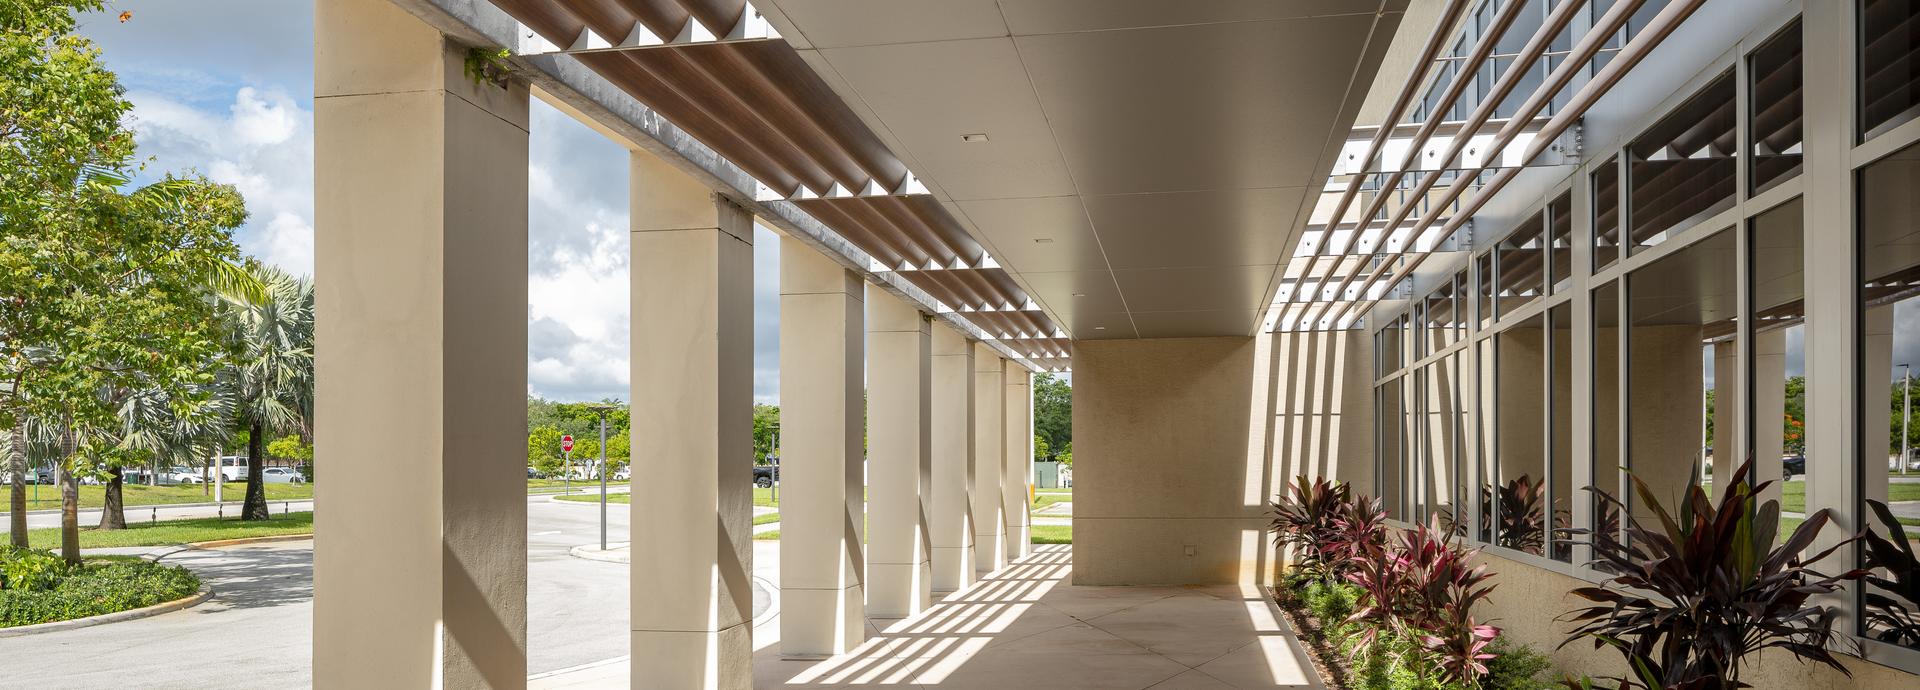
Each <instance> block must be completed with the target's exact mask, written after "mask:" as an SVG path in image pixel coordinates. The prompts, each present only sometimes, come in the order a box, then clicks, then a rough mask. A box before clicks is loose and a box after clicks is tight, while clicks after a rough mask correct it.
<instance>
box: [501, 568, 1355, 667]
mask: <svg viewBox="0 0 1920 690" xmlns="http://www.w3.org/2000/svg"><path fill="white" fill-rule="evenodd" d="M1035 548H1036V552H1035V553H1034V554H1032V555H1031V556H1028V557H1027V558H1024V559H1021V560H1020V561H1019V562H1018V563H1016V564H1014V565H1012V566H1010V567H1008V568H1006V569H1005V570H1003V571H1001V572H1000V573H997V574H996V575H995V576H994V577H992V578H989V579H986V580H982V581H981V582H979V583H976V584H975V585H974V586H973V587H971V588H968V589H966V590H963V591H961V592H957V593H954V594H952V595H949V596H947V597H946V598H945V599H944V600H942V601H940V602H938V603H937V604H935V605H934V606H933V607H932V608H931V609H929V610H927V611H925V612H923V613H921V614H920V615H918V616H914V617H912V618H908V619H904V620H872V621H870V622H869V623H870V624H869V627H868V634H869V639H868V640H867V642H866V643H865V644H863V645H861V646H860V647H859V648H858V649H856V650H854V651H853V652H851V653H848V654H843V655H840V656H836V657H833V658H831V659H826V660H819V661H793V660H784V659H781V658H780V653H779V639H778V638H779V634H780V626H779V615H778V614H777V613H776V614H775V615H773V616H770V617H768V618H767V619H765V620H760V621H756V625H755V627H754V648H755V650H756V651H755V653H754V687H756V688H763V689H769V690H771V689H773V688H793V689H801V688H852V687H863V688H864V687H873V688H955V689H960V688H980V689H991V690H1010V689H1012V688H1049V689H1059V690H1071V689H1076V688H1100V689H1103V690H1144V689H1146V688H1152V689H1154V690H1219V689H1223V688H1312V689H1316V690H1317V689H1319V688H1322V687H1323V686H1322V685H1321V683H1320V680H1319V678H1318V677H1317V676H1316V675H1315V674H1314V671H1313V666H1312V664H1311V663H1310V662H1309V661H1308V660H1307V657H1306V654H1305V652H1304V651H1303V650H1302V648H1301V645H1300V642H1299V641H1298V640H1297V639H1296V638H1295V637H1294V636H1293V634H1292V633H1291V632H1289V631H1288V630H1287V629H1286V627H1285V624H1284V623H1282V622H1281V620H1280V617H1279V614H1278V613H1277V611H1276V609H1274V607H1273V605H1272V603H1271V602H1270V601H1269V600H1268V598H1267V597H1266V596H1265V594H1264V593H1262V591H1261V590H1260V588H1257V587H1245V588H1242V587H1236V586H1206V587H1076V586H1073V585H1071V584H1069V582H1070V579H1071V573H1072V569H1073V565H1072V559H1073V553H1072V547H1070V546H1066V545H1050V546H1037V547H1035ZM628 673H629V669H628V667H627V664H626V663H625V662H624V661H621V662H616V663H609V664H605V665H599V666H596V667H593V668H583V669H580V670H579V671H578V672H576V673H569V674H555V675H553V676H548V677H544V678H537V679H535V680H534V682H533V683H531V684H530V685H531V687H534V688H563V687H564V688H588V687H621V688H624V687H627V685H626V679H627V678H628Z"/></svg>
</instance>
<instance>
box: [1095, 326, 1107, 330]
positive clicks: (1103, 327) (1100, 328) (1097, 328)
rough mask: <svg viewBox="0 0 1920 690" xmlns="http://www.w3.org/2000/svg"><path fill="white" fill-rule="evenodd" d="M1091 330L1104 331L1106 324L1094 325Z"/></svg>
mask: <svg viewBox="0 0 1920 690" xmlns="http://www.w3.org/2000/svg"><path fill="white" fill-rule="evenodd" d="M1093 330H1096V331H1104V330H1107V327H1106V326H1094V327H1093Z"/></svg>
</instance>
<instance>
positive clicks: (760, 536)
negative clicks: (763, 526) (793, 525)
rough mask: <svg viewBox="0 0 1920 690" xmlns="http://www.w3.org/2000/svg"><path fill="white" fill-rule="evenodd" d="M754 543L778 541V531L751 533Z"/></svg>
mask: <svg viewBox="0 0 1920 690" xmlns="http://www.w3.org/2000/svg"><path fill="white" fill-rule="evenodd" d="M753 540H754V541H780V530H777V529H775V530H767V531H765V532H755V533H753Z"/></svg>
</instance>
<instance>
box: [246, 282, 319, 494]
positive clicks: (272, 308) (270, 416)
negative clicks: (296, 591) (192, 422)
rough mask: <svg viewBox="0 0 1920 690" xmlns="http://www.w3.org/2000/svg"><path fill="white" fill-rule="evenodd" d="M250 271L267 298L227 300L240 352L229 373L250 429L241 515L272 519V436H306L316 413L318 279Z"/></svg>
mask: <svg viewBox="0 0 1920 690" xmlns="http://www.w3.org/2000/svg"><path fill="white" fill-rule="evenodd" d="M249 271H250V272H252V273H253V274H254V276H255V278H257V279H258V280H259V281H260V282H261V283H263V284H265V285H266V286H267V294H266V299H262V300H242V299H231V298H230V299H227V300H226V302H227V305H228V307H229V310H230V312H231V314H232V316H233V320H234V325H235V328H236V331H235V333H236V335H237V337H238V340H239V342H238V346H239V347H238V350H239V356H238V357H236V358H235V359H234V365H233V366H232V367H230V368H229V369H228V370H227V373H226V377H225V378H226V383H227V385H229V386H230V387H231V389H232V391H233V398H234V401H235V403H236V409H235V412H236V413H237V414H238V416H239V419H240V421H241V422H242V423H244V424H245V425H246V428H247V433H248V436H247V500H246V503H245V504H244V505H243V506H242V508H241V510H240V519H242V520H266V519H268V518H269V513H268V512H267V490H266V484H264V481H265V478H264V477H263V476H262V474H263V470H264V469H265V467H264V462H265V459H266V452H265V451H266V444H267V435H268V434H269V433H279V434H284V433H289V432H300V433H302V434H303V435H304V434H305V433H306V431H307V429H308V428H310V423H311V419H312V417H313V283H312V281H309V280H306V279H304V278H296V277H293V276H291V275H288V274H287V273H286V272H284V271H281V270H279V269H276V268H272V267H268V266H261V265H253V266H250V267H249Z"/></svg>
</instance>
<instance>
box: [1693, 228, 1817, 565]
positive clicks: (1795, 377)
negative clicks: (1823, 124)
mask: <svg viewBox="0 0 1920 690" xmlns="http://www.w3.org/2000/svg"><path fill="white" fill-rule="evenodd" d="M1804 214H1805V209H1804V208H1803V207H1802V204H1801V203H1800V200H1799V199H1794V200H1793V201H1790V202H1787V203H1785V204H1781V205H1780V206H1776V207H1774V208H1772V209H1770V210H1768V211H1767V212H1765V213H1762V214H1760V215H1759V216H1756V217H1755V218H1754V219H1753V220H1752V221H1751V223H1750V225H1749V227H1750V228H1751V229H1750V230H1749V232H1751V233H1752V235H1750V236H1749V237H1748V241H1747V246H1748V247H1749V251H1751V252H1752V254H1753V258H1752V259H1751V261H1752V263H1751V264H1750V265H1751V266H1752V269H1751V270H1750V273H1749V276H1750V277H1749V279H1750V280H1752V281H1753V299H1752V302H1753V322H1752V323H1753V359H1752V363H1751V364H1750V365H1749V366H1750V367H1751V380H1752V381H1753V382H1754V384H1753V409H1752V412H1751V415H1752V416H1751V417H1749V418H1748V419H1749V423H1748V424H1747V425H1746V426H1745V427H1744V428H1745V429H1747V443H1748V446H1747V447H1748V448H1752V449H1753V451H1752V456H1753V457H1754V459H1755V462H1754V472H1755V474H1756V475H1757V477H1756V478H1757V479H1759V480H1760V481H1779V480H1782V479H1784V480H1786V481H1787V483H1786V484H1776V485H1775V486H1772V487H1768V489H1767V491H1766V492H1765V494H1764V498H1770V499H1773V500H1780V499H1781V497H1782V495H1783V491H1784V494H1785V495H1789V496H1804V495H1805V494H1806V491H1805V487H1806V480H1807V476H1806V475H1807V469H1806V468H1807V456H1806V453H1807V394H1806V391H1807V377H1806V361H1805V356H1804V348H1802V347H1801V343H1802V342H1803V338H1802V337H1801V336H1802V334H1803V333H1804V329H1803V327H1802V326H1801V322H1802V319H1803V317H1804V315H1805V312H1804V311H1803V308H1804V307H1803V303H1804V302H1803V298H1804V296H1805V295H1804V290H1803V285H1804V280H1803V278H1802V270H1803V269H1802V266H1803V265H1804V263H1803V252H1802V251H1801V249H1802V242H1803V235H1804V233H1803V232H1802V231H1801V228H1802V226H1803V225H1804V223H1805V215H1804ZM1776 458H1777V459H1776ZM1738 460H1739V458H1735V457H1733V456H1732V454H1730V453H1726V454H1720V455H1716V456H1714V463H1713V474H1714V477H1715V478H1719V477H1725V476H1728V475H1727V473H1729V472H1732V471H1734V470H1735V469H1737V468H1738V467H1739V464H1740V463H1739V462H1737V461H1738ZM1796 500H1800V499H1796ZM1800 508H1804V506H1800ZM1790 512H1796V513H1797V512H1804V510H1801V509H1795V510H1792V511H1790ZM1783 527H1784V525H1783ZM1781 531H1782V533H1790V532H1788V531H1787V530H1785V529H1783V530H1781Z"/></svg>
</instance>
